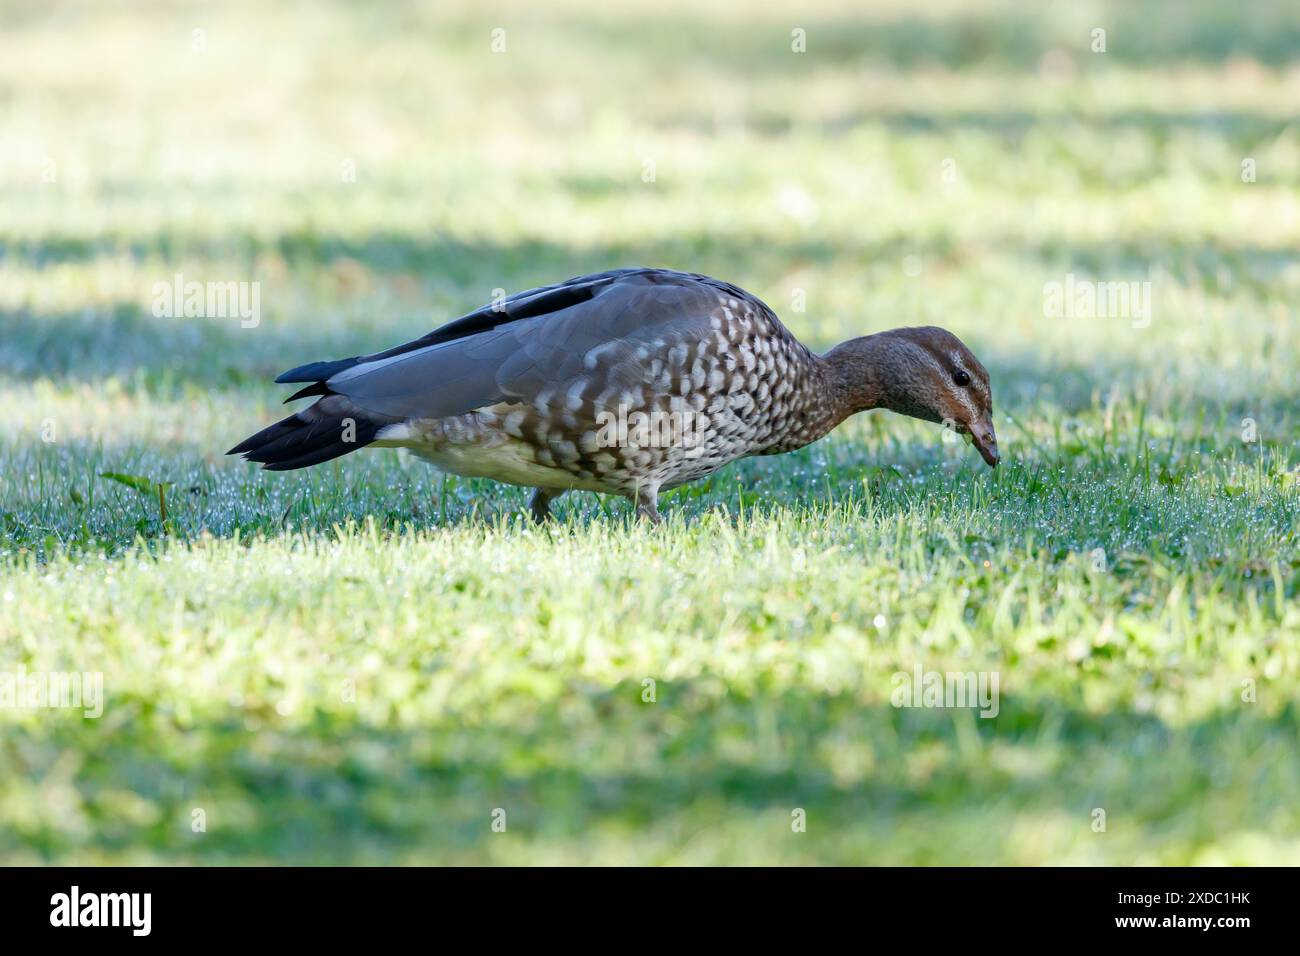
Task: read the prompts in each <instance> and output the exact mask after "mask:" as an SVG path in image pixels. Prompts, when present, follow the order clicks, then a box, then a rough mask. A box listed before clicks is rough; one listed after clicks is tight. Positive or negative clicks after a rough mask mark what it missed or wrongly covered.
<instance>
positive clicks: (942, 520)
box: [0, 0, 1300, 865]
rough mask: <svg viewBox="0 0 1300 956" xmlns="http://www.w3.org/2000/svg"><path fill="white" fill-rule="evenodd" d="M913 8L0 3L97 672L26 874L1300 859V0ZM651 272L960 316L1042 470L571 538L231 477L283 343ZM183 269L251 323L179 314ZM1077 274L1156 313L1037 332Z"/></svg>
mask: <svg viewBox="0 0 1300 956" xmlns="http://www.w3.org/2000/svg"><path fill="white" fill-rule="evenodd" d="M1139 6H1140V7H1141V9H1140V10H1138V9H1137V8H1138V7H1139ZM913 7H914V5H912V4H904V3H894V2H887V3H882V4H872V5H871V10H870V11H864V10H862V9H861V5H860V4H853V3H848V2H843V3H840V2H838V0H821V2H819V3H816V4H813V5H811V6H809V5H807V4H801V5H800V6H799V9H798V11H796V12H783V11H781V10H778V9H769V8H767V7H765V8H763V10H762V11H761V12H760V11H756V10H753V9H749V8H748V7H747V6H742V5H740V4H738V3H734V2H731V0H723V2H721V3H719V4H716V5H710V6H709V7H707V8H703V9H701V8H698V5H691V4H682V3H654V4H650V3H646V4H620V5H619V7H618V11H617V12H614V11H613V10H612V9H611V10H610V11H605V12H592V11H590V10H585V9H583V8H582V7H581V6H579V5H577V4H568V3H559V4H556V5H554V6H550V7H548V9H547V10H546V11H545V12H543V11H542V10H541V9H538V8H536V7H535V6H533V5H524V4H519V5H517V6H516V5H499V4H498V5H489V6H483V5H479V4H474V5H470V4H451V5H439V8H438V10H437V11H429V10H426V9H424V7H423V6H417V5H415V4H410V5H406V4H394V5H392V6H391V7H389V8H386V9H385V10H384V11H383V12H382V13H380V12H376V11H366V10H365V9H363V8H360V7H355V6H354V5H350V4H343V3H337V4H334V3H322V4H313V5H311V6H310V7H304V8H301V9H294V10H292V11H289V10H287V9H286V10H285V11H278V10H274V9H269V8H264V6H263V5H260V4H252V3H235V4H230V5H226V6H223V7H222V9H221V10H219V11H218V10H213V9H210V8H208V7H206V6H189V5H181V4H176V5H162V6H156V7H153V8H151V9H150V11H149V12H147V13H146V12H145V11H143V10H134V9H130V8H112V7H103V6H101V5H95V4H86V5H77V6H66V5H54V6H52V7H48V8H42V10H41V11H40V12H38V13H32V12H24V13H21V14H20V13H19V12H17V10H16V8H15V9H6V11H5V15H6V22H7V23H11V26H9V27H7V28H6V31H5V33H4V35H3V37H0V111H2V112H0V115H2V116H3V120H0V123H2V124H3V125H2V128H3V130H4V132H5V140H6V150H5V161H4V163H3V165H0V189H2V190H3V193H2V194H3V198H4V208H5V215H4V217H3V218H2V219H0V671H14V670H16V669H17V668H18V667H19V666H22V667H25V668H26V669H27V670H28V671H29V672H30V671H64V670H76V671H100V672H102V673H103V675H104V678H103V679H104V689H105V694H106V705H105V710H104V714H103V716H102V717H101V718H99V719H97V720H92V719H84V718H83V717H82V716H81V714H80V712H78V711H70V710H28V709H3V708H0V859H2V860H3V861H5V862H10V863H14V862H51V863H70V862H88V863H100V862H105V863H108V862H111V863H140V862H166V863H217V862H225V863H252V862H277V863H290V862H305V863H326V862H361V863H393V862H397V863H484V862H491V863H554V862H572V863H592V862H596V863H638V864H654V863H773V862H784V863H970V864H987V863H1022V864H1037V863H1085V864H1094V863H1106V864H1122V865H1128V864H1139V863H1162V864H1182V863H1195V864H1200V863H1234V864H1235V863H1245V864H1262V863H1291V864H1294V863H1296V862H1300V809H1297V808H1300V762H1297V760H1296V757H1295V742H1296V740H1297V736H1298V734H1300V708H1298V707H1297V692H1298V691H1300V601H1297V597H1298V595H1300V549H1298V548H1297V543H1298V542H1297V528H1300V482H1298V481H1297V474H1298V472H1297V466H1298V465H1300V414H1298V413H1297V405H1296V388H1297V382H1296V377H1295V369H1296V368H1297V367H1300V344H1297V342H1298V340H1297V336H1296V335H1295V328H1296V312H1295V306H1294V303H1295V302H1296V301H1297V293H1300V268H1297V266H1296V265H1295V262H1294V256H1293V250H1294V248H1295V245H1296V243H1297V241H1298V240H1300V192H1298V187H1300V131H1298V130H1297V128H1296V126H1295V125H1294V111H1293V109H1292V104H1293V103H1294V102H1295V96H1296V92H1297V88H1298V87H1297V84H1298V83H1300V61H1297V60H1295V59H1294V50H1295V49H1296V39H1297V33H1296V30H1297V21H1296V20H1295V17H1294V14H1293V13H1292V12H1290V11H1289V10H1288V9H1287V5H1286V4H1285V3H1281V2H1278V3H1263V4H1253V5H1251V6H1250V7H1249V8H1240V9H1233V10H1231V11H1228V10H1226V9H1224V8H1222V7H1221V5H1219V4H1214V3H1208V2H1207V3H1172V2H1169V3H1165V2H1160V3H1150V4H1142V5H1133V4H1125V3H1119V2H1116V3H1091V4H1058V5H1054V6H1045V7H1043V8H1042V10H1034V11H1027V10H1025V9H1024V8H1023V6H1022V5H1018V4H1010V3H1008V4H1000V3H990V4H974V3H969V2H959V0H955V2H944V3H941V4H936V5H934V6H932V7H929V8H928V10H927V12H924V13H917V12H915V11H914V10H913ZM499 26H500V27H504V28H505V29H506V31H507V34H506V36H507V51H506V52H505V53H503V54H493V53H491V52H490V49H489V44H490V38H491V30H492V29H493V28H495V27H499ZM1096 26H1103V27H1105V28H1106V29H1107V31H1108V32H1107V44H1108V50H1107V52H1106V53H1105V54H1094V53H1092V52H1091V50H1090V48H1089V43H1090V40H1089V37H1090V31H1091V30H1092V29H1093V28H1094V27H1096ZM795 27H801V28H803V29H806V30H807V37H808V52H807V53H805V54H794V53H792V52H790V49H789V42H790V40H789V38H790V31H791V30H792V29H793V28H795ZM195 29H202V30H204V31H206V32H205V33H204V34H203V40H204V48H203V50H202V51H201V52H195V51H194V49H193V34H192V32H191V31H193V30H195ZM1246 158H1251V159H1253V160H1255V163H1256V169H1257V178H1256V181H1254V182H1250V183H1246V182H1243V181H1242V178H1241V169H1242V165H1241V164H1242V161H1243V159H1246ZM949 159H951V160H953V163H952V164H951V165H950V166H946V165H945V160H949ZM347 160H351V161H352V162H353V163H354V165H355V170H356V177H355V181H347V179H346V178H345V177H344V176H343V175H342V170H343V169H344V168H345V167H344V165H343V164H344V162H345V161H347ZM50 163H52V164H53V165H52V166H51V165H50ZM647 163H653V171H654V176H653V181H652V182H647V181H645V173H646V170H647V169H649V168H650V167H649V166H648V165H647ZM945 169H952V170H955V176H950V177H945V176H944V172H945ZM51 173H52V177H53V178H52V181H46V180H47V179H49V178H50V174H51ZM628 264H654V265H664V266H669V267H675V268H686V269H691V270H694V271H704V272H709V273H712V274H716V275H719V276H721V277H723V278H726V279H728V280H731V281H734V282H737V283H738V284H740V285H742V286H744V287H746V288H748V289H750V290H752V291H753V292H755V293H757V294H758V295H760V296H762V297H763V298H764V299H765V300H767V301H768V302H769V303H770V304H771V305H772V306H773V307H774V309H775V310H776V311H777V312H778V313H779V314H781V315H782V317H783V318H784V319H785V320H786V321H787V324H789V325H790V327H791V328H792V329H793V330H794V331H795V332H796V333H797V334H799V335H800V336H801V337H802V338H804V340H805V341H807V342H808V343H809V344H810V345H814V346H816V347H819V348H822V347H827V346H829V345H831V344H833V343H834V342H836V341H839V340H840V339H843V338H846V337H848V336H851V335H856V334H861V333H863V332H867V331H872V330H876V329H880V328H887V327H891V326H896V325H907V324H939V325H943V326H946V327H948V328H951V329H952V330H953V331H955V332H957V333H958V334H959V335H961V336H962V337H963V339H964V340H965V341H966V342H967V343H968V344H969V345H971V347H972V348H973V349H974V351H975V352H976V354H977V355H979V356H980V357H981V359H982V360H983V361H984V363H985V364H986V365H987V366H988V367H989V369H990V370H991V372H992V376H993V386H994V395H995V400H996V403H997V413H998V414H997V425H998V430H999V438H1000V444H1001V445H1002V448H1003V454H1004V465H1003V466H1002V467H1001V468H999V469H998V470H997V471H996V472H989V471H988V470H987V469H986V468H985V467H984V466H983V465H982V464H981V463H980V462H979V461H978V459H977V458H976V456H975V455H974V453H973V452H972V451H971V450H970V449H968V448H966V447H965V446H963V445H961V444H956V445H950V444H947V443H945V442H943V441H942V440H941V437H940V433H939V431H938V430H937V429H935V428H933V427H930V426H926V425H923V424H920V423H916V422H911V421H907V420H904V419H901V418H897V417H892V416H886V415H883V414H879V413H873V414H871V415H868V416H861V417H859V418H858V419H855V420H854V421H852V422H850V423H848V424H846V425H845V426H844V427H842V428H841V429H839V430H838V431H837V432H836V433H834V434H833V435H832V436H831V437H830V438H828V439H826V440H824V441H823V442H820V443H818V444H817V445H815V446H812V447H811V448H808V449H805V450H803V451H801V452H798V453H795V454H792V455H788V456H783V457H780V458H773V459H762V460H754V461H747V462H741V463H738V464H736V465H733V466H731V467H728V468H726V469H724V470H722V471H720V472H719V473H717V474H716V475H714V476H713V477H712V478H710V479H709V480H706V481H703V482H700V483H697V484H695V485H692V486H688V487H685V488H682V489H680V490H678V491H676V492H674V493H672V494H670V495H668V496H665V499H664V500H663V501H662V503H661V504H662V509H663V511H664V514H665V516H666V517H667V518H668V521H667V523H666V524H665V526H663V527H661V528H659V529H650V528H647V527H644V526H641V525H639V524H638V523H636V522H635V521H634V520H632V518H631V514H630V509H629V507H628V505H627V504H626V503H625V502H622V501H619V500H601V499H598V498H597V497H595V496H592V495H587V494H576V495H569V496H567V497H565V498H564V499H562V500H561V501H560V502H558V503H557V505H556V510H557V513H558V515H559V518H560V522H559V523H558V524H557V525H556V526H554V527H553V528H550V529H538V528H536V527H534V526H532V525H531V524H530V523H529V522H528V521H527V520H526V519H525V518H524V517H523V514H522V508H523V505H524V502H525V500H526V494H525V492H524V491H522V490H521V489H515V488H509V487H505V486H500V485H496V484H493V483H491V482H486V481H478V480H465V479H457V478H446V479H444V478H442V477H440V476H439V475H437V474H436V473H434V472H432V471H430V470H428V469H427V468H426V467H425V466H424V465H423V464H421V463H419V462H416V461H411V460H408V459H405V458H402V457H400V456H399V455H398V454H397V453H395V452H391V451H384V452H368V453H362V454H358V455H354V456H350V457H348V458H346V459H343V460H340V461H338V462H335V463H331V464H329V465H326V466H323V467H320V468H317V469H313V470H310V471H308V472H306V473H292V474H287V475H273V474H266V473H261V472H258V471H255V470H253V469H252V468H251V467H250V466H247V465H243V464H241V463H238V462H236V461H233V460H230V459H227V458H225V457H224V456H223V455H222V454H221V453H222V452H223V451H224V450H225V449H226V448H228V447H230V446H231V445H232V444H234V443H235V442H236V441H238V440H239V439H241V438H243V437H244V436H245V435H246V434H248V433H249V432H251V431H252V430H253V429H255V428H257V427H260V425H262V424H264V423H265V422H267V421H269V420H270V419H271V418H272V416H275V415H277V414H278V409H277V408H276V404H277V403H278V401H279V399H280V398H281V397H282V396H283V394H284V393H283V390H282V388H281V387H279V386H274V385H272V384H270V380H271V378H272V377H273V376H274V375H275V374H276V373H277V372H279V371H281V370H283V369H285V368H288V367H290V366H293V365H296V364H300V363H301V362H306V361H310V360H313V359H320V358H332V357H336V356H341V355H351V354H356V353H357V352H363V351H372V350H374V349H377V348H381V347H385V346H387V345H390V344H394V343H396V342H399V341H403V340H405V339H406V338H409V337H412V336H414V335H416V334H419V333H422V332H423V331H426V330H427V329H428V328H430V327H432V326H433V325H434V324H436V323H438V322H440V321H442V320H444V319H446V318H449V317H452V316H455V315H457V314H460V313H461V312H464V311H467V310H468V309H470V308H472V307H475V306H477V305H479V304H481V303H482V302H485V301H488V300H489V299H490V298H491V297H492V294H493V290H494V289H497V288H504V289H507V290H509V291H514V290H518V289H522V288H526V287H528V286H530V285H534V284H538V283H541V282H546V281H554V280H556V279H559V278H563V277H567V276H570V275H575V274H579V273H582V272H585V271H592V270H597V269H604V268H609V267H612V266H617V265H628ZM177 272H180V273H183V274H184V275H185V276H186V278H192V279H198V280H201V281H202V280H209V279H211V280H220V281H224V280H233V281H245V280H247V281H258V282H260V283H261V301H262V309H263V314H262V320H261V322H260V324H259V325H258V326H257V327H255V328H248V329H244V328H240V326H239V322H238V320H237V319H160V318H155V317H154V316H153V315H152V314H151V312H150V309H149V304H150V302H151V298H152V295H151V291H150V290H151V288H152V286H153V284H154V283H155V282H158V281H168V280H170V278H171V276H172V275H174V274H175V273H177ZM1069 273H1073V274H1075V275H1076V276H1077V277H1079V278H1081V279H1083V278H1091V279H1097V280H1101V281H1121V280H1129V279H1141V280H1149V281H1151V282H1152V295H1153V310H1152V321H1151V323H1150V324H1149V326H1146V327H1142V328H1138V327H1135V325H1134V323H1133V322H1131V321H1129V320H1126V319H1117V318H1103V319H1091V320H1081V319H1075V320H1065V319H1050V318H1046V317H1044V307H1043V288H1044V284H1045V283H1047V282H1053V281H1057V282H1059V281H1063V280H1064V278H1065V276H1066V275H1067V274H1069ZM800 290H802V291H800ZM800 298H802V299H804V300H806V309H805V310H804V311H799V310H798V309H797V308H796V302H797V301H798V300H799V299H800ZM1246 419H1250V420H1251V422H1253V428H1254V431H1255V432H1256V433H1257V436H1258V437H1257V440H1255V441H1252V442H1245V441H1243V440H1242V439H1243V433H1247V434H1249V431H1250V427H1251V426H1248V425H1247V424H1245V423H1244V422H1245V420H1246ZM108 473H112V474H118V475H125V476H135V477H138V478H141V479H145V481H143V482H135V485H136V487H132V486H131V485H130V484H123V483H121V482H119V481H115V480H113V479H111V478H105V477H102V476H103V475H105V474H108ZM160 487H161V497H160V491H159V489H160ZM160 504H161V505H162V507H160ZM164 507H165V515H164ZM1099 549H1100V554H1099ZM1099 557H1100V560H1099ZM918 664H919V665H920V666H921V667H922V668H923V669H925V670H939V671H947V670H957V671H986V672H988V671H991V672H996V673H997V674H998V675H999V680H1000V692H1001V701H1000V709H999V713H998V715H997V717H996V718H993V719H982V718H980V717H978V716H977V714H976V713H975V712H974V711H972V710H953V709H925V708H915V709H900V708H896V707H894V706H892V704H891V692H892V690H893V687H894V681H893V675H895V674H896V673H898V672H909V673H910V672H911V670H912V668H913V667H914V666H916V665H918ZM647 682H653V683H647ZM651 696H653V700H650V699H648V698H649V697H651ZM1098 808H1100V809H1103V810H1104V811H1105V813H1106V829H1105V832H1096V830H1095V829H1094V820H1095V819H1096V815H1095V812H1094V811H1095V810H1096V809H1098ZM497 809H501V810H504V811H505V819H506V821H507V825H506V829H505V832H495V831H494V829H493V827H492V824H493V819H494V816H493V814H494V811H495V810H497ZM795 809H803V810H804V811H805V812H806V815H807V829H806V832H802V833H799V832H792V827H791V821H792V811H794V810H795ZM196 810H202V811H203V814H204V819H205V824H206V829H205V830H202V831H200V832H196V831H195V829H194V827H193V821H194V819H195V811H196Z"/></svg>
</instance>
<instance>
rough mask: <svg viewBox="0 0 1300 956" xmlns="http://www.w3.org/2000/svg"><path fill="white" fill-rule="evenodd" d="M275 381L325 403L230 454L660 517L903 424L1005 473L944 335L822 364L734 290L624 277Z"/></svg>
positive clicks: (849, 351) (529, 295)
mask: <svg viewBox="0 0 1300 956" xmlns="http://www.w3.org/2000/svg"><path fill="white" fill-rule="evenodd" d="M276 381H277V382H307V383H310V384H308V385H307V386H306V387H305V388H303V389H300V390H299V391H298V392H296V393H295V394H294V395H292V396H291V397H290V398H289V399H287V400H286V401H292V400H293V399H296V398H307V397H315V398H316V401H315V403H313V404H312V405H311V406H310V407H308V408H304V409H303V410H301V411H299V412H297V413H296V414H293V415H290V416H289V417H288V418H286V419H284V420H282V421H280V422H277V423H276V424H274V425H271V426H270V427H268V428H265V429H263V430H262V431H260V432H258V433H257V434H256V435H253V436H252V437H250V438H248V439H247V440H245V441H243V442H241V443H240V444H239V445H236V446H235V447H234V448H232V449H231V450H230V452H229V454H242V455H244V456H245V457H246V458H247V459H248V460H249V461H255V462H261V463H262V464H263V466H264V467H266V468H268V469H271V470H277V471H284V470H289V469H294V468H305V467H306V466H308V465H316V464H319V463H321V462H323V461H329V460H330V459H332V458H337V457H338V456H340V455H345V454H347V453H348V452H352V451H356V450H357V449H359V448H363V447H365V446H367V445H374V446H377V447H404V448H409V449H410V450H411V451H412V452H413V453H415V454H416V455H419V456H420V457H422V458H425V459H427V460H428V461H430V462H431V463H433V464H434V465H436V466H437V467H438V468H441V469H443V470H444V471H449V472H453V473H455V474H458V475H466V476H472V477H484V478H494V479H496V480H498V481H505V482H510V483H512V484H517V485H524V486H528V487H532V488H534V489H536V490H535V492H534V494H533V499H532V512H533V515H534V517H536V518H537V519H539V520H541V519H544V518H546V517H547V516H548V515H549V513H550V511H549V509H550V503H551V501H553V500H554V499H555V498H556V497H558V496H559V495H562V494H563V493H564V492H565V491H568V490H571V489H583V490H588V491H599V492H606V493H609V494H617V495H624V496H626V497H628V498H631V499H632V500H633V501H635V502H636V507H637V512H638V513H639V514H640V515H642V516H644V517H646V518H648V519H650V520H651V521H658V520H659V512H658V506H657V499H658V495H659V492H660V491H664V490H667V489H670V488H674V487H676V486H678V485H681V484H684V483H685V482H688V481H693V480H695V479H697V478H702V477H704V476H705V475H708V474H709V473H711V472H713V471H715V470H716V469H718V468H720V467H722V466H723V465H725V464H727V463H728V462H730V461H734V460H736V459H737V458H744V457H746V456H748V455H771V454H779V453H781V452H786V451H792V450H793V449H796V448H800V447H802V446H804V445H807V444H808V443H810V442H813V441H816V440H817V439H818V438H821V437H822V436H823V435H825V434H826V433H827V432H829V431H830V430H831V429H832V428H834V427H835V426H836V425H838V424H839V423H840V422H842V421H844V419H845V418H847V417H848V416H850V415H852V414H854V413H855V412H860V411H864V410H866V409H870V408H887V409H891V410H892V411H895V412H900V413H902V414H904V415H910V416H913V417H915V418H921V419H924V420H926V421H932V422H941V423H943V424H945V425H946V426H948V427H951V428H953V429H954V430H956V431H958V432H960V433H962V434H963V435H965V436H966V437H967V439H968V440H970V441H971V442H972V443H973V444H974V445H975V447H976V448H977V449H978V450H979V453H980V455H982V456H983V458H984V460H985V461H986V462H988V464H989V465H996V464H997V463H998V447H997V438H996V436H995V434H994V430H993V416H992V411H993V403H992V393H991V392H990V389H989V377H988V372H986V371H985V369H984V366H983V365H981V364H980V362H979V360H978V359H976V358H975V356H974V355H972V354H971V352H970V350H969V349H967V348H966V346H965V345H963V344H962V343H961V342H960V341H959V340H958V339H957V337H956V336H955V335H953V334H952V333H950V332H947V331H945V330H944V329H940V328H934V327H926V328H902V329H893V330H891V331H887V332H879V333H876V334H875V335H867V336H863V337H861V338H855V339H850V340H849V341H847V342H844V343H842V344H840V345H838V346H836V347H835V348H833V349H831V350H830V351H829V352H827V353H826V354H825V355H818V354H816V353H814V352H812V351H811V350H809V349H808V348H807V347H805V346H804V345H803V344H802V343H800V342H799V340H798V339H796V338H795V337H794V336H793V335H792V334H791V333H790V332H789V330H788V329H786V327H785V326H784V325H782V324H781V322H780V320H779V319H778V318H777V317H776V315H775V314H774V313H773V312H772V310H771V309H769V308H768V307H767V306H766V305H764V304H763V303H762V302H760V301H759V300H758V299H757V298H755V297H754V296H752V295H750V294H749V293H748V292H745V291H744V290H742V289H739V288H737V287H736V286H734V285H731V284H729V283H726V282H722V281H720V280H718V279H712V278H709V277H708V276H702V275H692V274H687V273H682V272H671V271H668V270H665V269H619V270H615V271H612V272H602V273H600V274H598V275H588V276H581V277H579V278H576V279H570V280H569V281H568V282H561V283H559V284H557V285H550V286H544V287H542V288H538V289H531V290H529V291H527V292H521V293H519V294H517V295H515V296H512V297H510V298H508V299H505V300H503V301H500V302H498V303H494V304H493V305H489V306H484V307H483V308H481V309H479V310H477V311H475V312H471V313H469V314H468V315H465V316H462V317H461V318H459V319H455V320H454V321H451V322H448V323H447V324H445V325H442V326H440V327H439V328H437V329H435V330H434V331H432V332H430V333H429V334H428V335H426V336H424V337H423V338H419V339H415V340H414V341H411V342H407V343H406V344H405V345H399V346H397V347H396V348H392V349H389V350H388V351H386V352H377V353H375V354H373V355H363V356H357V357H354V358H348V359H340V360H338V361H333V362H313V363H311V364H309V365H302V366H299V367H298V368H295V369H292V370H291V371H288V372H285V373H284V374H283V375H281V376H280V377H279V378H277V379H276Z"/></svg>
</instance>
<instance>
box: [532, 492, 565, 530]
mask: <svg viewBox="0 0 1300 956" xmlns="http://www.w3.org/2000/svg"><path fill="white" fill-rule="evenodd" d="M565 490H566V489H564V488H535V489H533V498H532V500H531V501H529V502H528V510H529V511H531V512H532V514H533V520H534V521H536V522H537V523H538V524H542V523H543V522H546V521H550V520H551V518H552V517H553V515H552V514H551V502H552V501H554V500H555V499H556V498H558V497H560V495H562V494H564V492H565Z"/></svg>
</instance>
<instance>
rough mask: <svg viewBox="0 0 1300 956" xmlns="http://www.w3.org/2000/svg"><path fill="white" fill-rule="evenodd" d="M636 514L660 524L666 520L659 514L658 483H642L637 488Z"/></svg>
mask: <svg viewBox="0 0 1300 956" xmlns="http://www.w3.org/2000/svg"><path fill="white" fill-rule="evenodd" d="M636 516H637V517H638V518H645V519H646V520H647V521H649V522H650V523H651V524H660V523H661V522H662V521H663V520H664V519H663V518H662V517H660V515H659V486H658V485H642V486H641V487H640V488H638V489H637V490H636Z"/></svg>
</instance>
